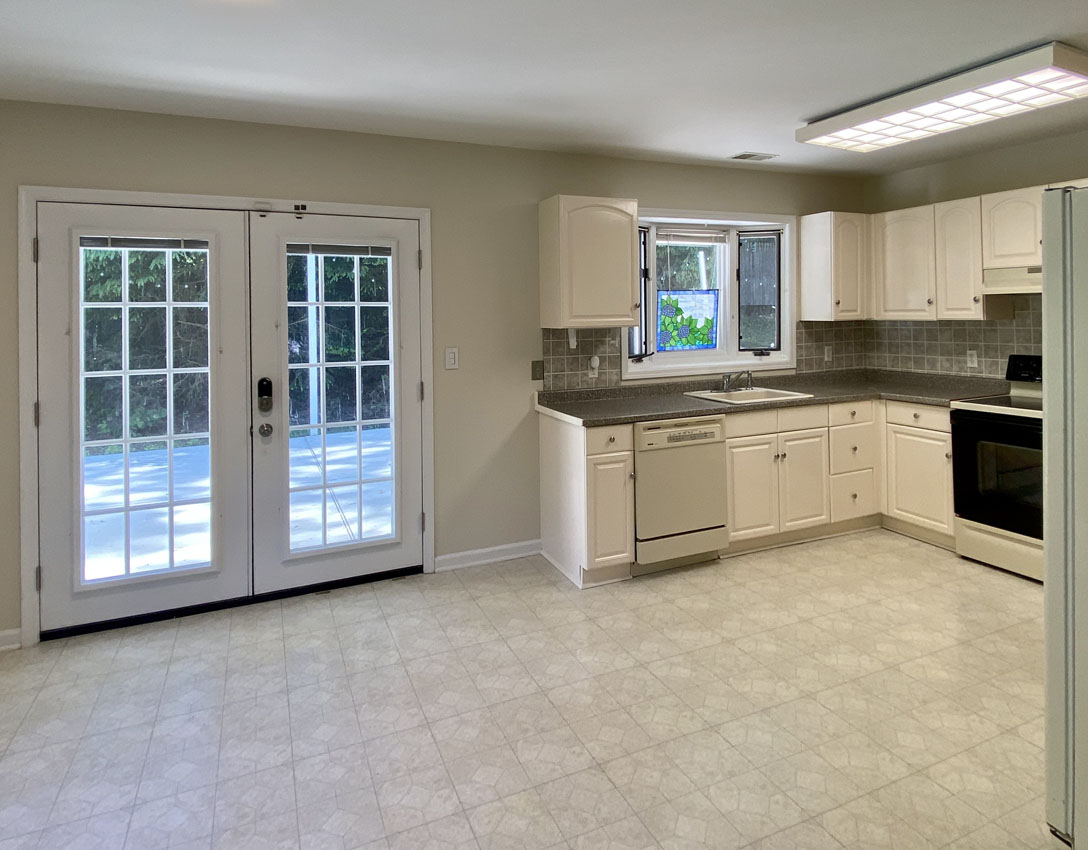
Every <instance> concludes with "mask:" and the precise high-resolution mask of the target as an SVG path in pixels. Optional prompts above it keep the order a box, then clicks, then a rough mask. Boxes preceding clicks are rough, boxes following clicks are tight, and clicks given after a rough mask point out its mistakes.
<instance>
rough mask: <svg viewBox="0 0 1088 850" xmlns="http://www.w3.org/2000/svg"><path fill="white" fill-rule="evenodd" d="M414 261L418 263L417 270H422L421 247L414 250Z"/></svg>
mask: <svg viewBox="0 0 1088 850" xmlns="http://www.w3.org/2000/svg"><path fill="white" fill-rule="evenodd" d="M416 261H417V262H418V263H419V270H420V271H423V249H422V248H420V249H419V250H418V251H416Z"/></svg>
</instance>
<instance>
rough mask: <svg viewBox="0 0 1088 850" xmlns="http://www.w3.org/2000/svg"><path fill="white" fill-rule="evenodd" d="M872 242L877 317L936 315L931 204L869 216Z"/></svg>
mask: <svg viewBox="0 0 1088 850" xmlns="http://www.w3.org/2000/svg"><path fill="white" fill-rule="evenodd" d="M872 244H873V279H874V284H875V290H876V306H877V318H878V319H935V318H937V305H936V301H937V285H936V280H935V274H934V259H933V207H932V206H926V207H913V208H911V209H906V210H894V211H893V212H886V213H880V214H879V215H875V216H873V240H872Z"/></svg>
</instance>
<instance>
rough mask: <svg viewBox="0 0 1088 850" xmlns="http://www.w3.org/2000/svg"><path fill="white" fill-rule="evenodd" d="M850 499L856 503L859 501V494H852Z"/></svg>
mask: <svg viewBox="0 0 1088 850" xmlns="http://www.w3.org/2000/svg"><path fill="white" fill-rule="evenodd" d="M850 498H851V499H853V500H854V501H855V502H856V501H857V500H858V494H857V493H851V494H850Z"/></svg>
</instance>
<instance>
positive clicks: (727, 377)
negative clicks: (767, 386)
mask: <svg viewBox="0 0 1088 850" xmlns="http://www.w3.org/2000/svg"><path fill="white" fill-rule="evenodd" d="M738 379H741V380H744V381H745V386H743V387H735V386H734V382H735V381H737V380H738ZM751 388H752V370H751V369H749V370H747V371H745V372H726V373H725V374H724V375H722V392H725V393H727V392H729V391H730V390H731V389H745V390H750V389H751Z"/></svg>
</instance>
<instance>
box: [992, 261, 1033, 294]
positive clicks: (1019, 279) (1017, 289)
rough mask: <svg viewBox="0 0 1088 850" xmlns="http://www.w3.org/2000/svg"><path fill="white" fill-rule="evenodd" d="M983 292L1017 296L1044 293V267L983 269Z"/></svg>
mask: <svg viewBox="0 0 1088 850" xmlns="http://www.w3.org/2000/svg"><path fill="white" fill-rule="evenodd" d="M982 291H983V292H984V293H985V294H986V295H1015V294H1016V293H1030V292H1042V291H1043V267H1042V266H1019V267H1016V268H1008V269H983V270H982Z"/></svg>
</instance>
